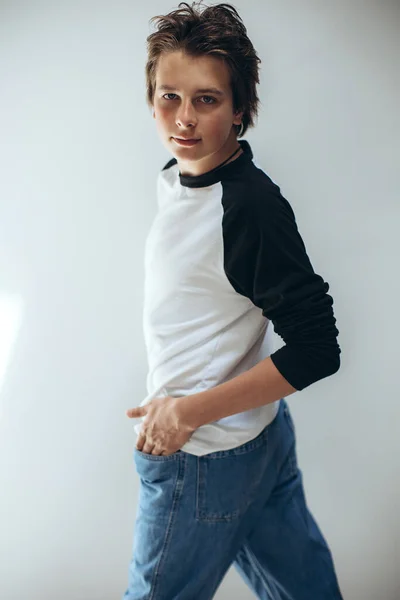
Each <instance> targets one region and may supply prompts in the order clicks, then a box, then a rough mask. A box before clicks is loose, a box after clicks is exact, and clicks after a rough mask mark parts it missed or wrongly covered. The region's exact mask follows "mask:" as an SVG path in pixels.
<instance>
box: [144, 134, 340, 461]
mask: <svg viewBox="0 0 400 600" xmlns="http://www.w3.org/2000/svg"><path fill="white" fill-rule="evenodd" d="M239 143H240V145H241V147H242V149H243V153H242V154H241V155H239V157H238V158H236V159H235V160H233V161H232V162H230V163H228V164H226V165H224V166H222V167H220V168H217V169H213V170H211V171H208V172H207V173H204V174H202V175H198V176H190V175H182V174H181V173H180V171H179V167H178V163H177V160H176V159H175V158H173V159H171V160H170V161H168V163H167V164H166V165H165V166H164V168H163V169H162V170H161V171H160V172H159V175H158V179H157V204H158V206H157V209H158V210H157V213H156V216H155V219H154V221H153V223H152V225H151V228H150V230H149V233H148V236H147V238H146V244H145V265H144V266H145V284H144V306H143V332H144V338H145V343H146V349H147V357H148V373H147V392H148V395H147V397H146V398H145V399H144V400H143V401H142V402H141V404H140V405H141V406H143V405H145V404H147V403H148V402H150V401H151V400H152V399H153V398H155V397H160V396H172V397H179V396H190V395H192V394H197V393H199V392H202V391H205V390H207V389H210V388H211V387H214V386H217V385H219V384H221V383H223V382H225V381H228V380H229V379H232V378H233V377H236V376H237V375H239V374H240V373H242V372H244V371H247V370H248V369H250V368H251V367H253V366H254V365H255V364H257V363H258V362H259V361H260V360H263V359H264V358H266V357H268V356H270V358H271V360H272V362H273V363H274V365H275V367H276V368H277V369H278V371H279V372H280V373H281V374H282V376H283V377H284V378H285V379H286V380H287V381H288V382H289V383H290V384H291V385H292V386H293V387H294V388H295V389H296V390H299V391H300V390H303V389H305V388H306V387H308V386H309V385H311V384H312V383H314V382H316V381H318V380H320V379H323V378H325V377H328V376H330V375H332V374H334V373H335V372H337V371H338V369H339V367H340V353H341V350H340V347H339V344H338V341H337V336H338V333H339V331H338V329H337V327H336V325H335V323H336V319H335V317H334V313H333V298H332V296H331V295H329V294H328V293H327V292H328V290H329V284H328V283H327V282H325V281H324V279H323V278H322V277H321V276H320V275H318V274H317V273H315V272H314V269H313V267H312V264H311V262H310V259H309V257H308V255H307V251H306V248H305V245H304V242H303V240H302V237H301V235H300V233H299V231H298V227H297V223H296V218H295V215H294V212H293V210H292V207H291V206H290V204H289V202H288V201H287V200H286V199H285V198H284V197H283V195H282V194H281V191H280V188H279V186H278V185H277V184H276V183H275V182H273V181H272V179H271V178H270V177H269V176H268V175H267V173H266V172H265V171H264V170H263V169H262V168H261V167H260V166H259V165H258V164H257V163H256V161H255V159H254V157H253V152H252V149H251V147H250V144H249V143H248V142H247V141H246V140H239ZM271 323H272V326H273V330H274V331H275V333H277V334H278V335H279V336H280V337H281V338H282V339H283V341H284V345H283V346H282V347H281V348H279V349H278V350H276V351H274V349H273V330H272V329H271ZM279 402H280V400H277V401H276V402H273V403H269V404H265V405H262V406H259V407H257V408H255V409H251V410H248V411H245V412H242V413H238V414H234V415H231V416H229V417H225V418H223V419H220V420H219V421H215V422H213V423H208V424H206V425H202V426H201V427H199V428H198V429H196V430H195V432H194V433H193V435H192V436H191V438H190V439H189V440H188V441H187V442H186V444H185V445H184V446H182V450H183V451H185V452H188V453H190V454H195V455H197V456H201V455H205V454H210V453H212V452H216V451H221V450H229V449H231V448H234V447H237V446H239V445H241V444H244V443H246V442H248V441H250V440H252V439H254V438H255V437H256V436H257V435H258V434H259V433H260V432H261V431H262V430H263V429H264V427H265V426H266V425H268V424H269V423H271V422H272V420H273V419H274V418H275V416H276V414H277V411H278V408H279ZM142 420H143V418H142ZM140 428H141V424H137V425H136V426H135V431H136V433H137V434H138V433H139V430H140Z"/></svg>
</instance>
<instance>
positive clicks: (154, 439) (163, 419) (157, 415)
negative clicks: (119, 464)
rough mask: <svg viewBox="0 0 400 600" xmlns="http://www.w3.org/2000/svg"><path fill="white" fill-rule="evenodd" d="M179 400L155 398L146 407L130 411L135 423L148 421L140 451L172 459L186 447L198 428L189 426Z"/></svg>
mask: <svg viewBox="0 0 400 600" xmlns="http://www.w3.org/2000/svg"><path fill="white" fill-rule="evenodd" d="M177 400H178V398H173V397H172V396H166V397H162V398H153V400H151V401H150V402H149V403H148V404H146V405H145V406H138V407H136V408H130V409H129V410H127V411H126V414H127V416H128V417H129V418H131V419H138V418H140V417H145V418H144V421H143V424H142V428H141V431H140V434H139V437H138V440H137V443H136V448H137V449H138V450H141V451H142V452H144V453H146V454H155V455H163V456H168V455H169V454H173V453H174V452H176V451H177V450H180V448H182V446H183V445H184V444H186V442H187V441H188V439H189V438H190V437H191V436H192V434H193V432H194V431H195V429H196V428H194V427H193V425H190V424H189V423H188V422H186V420H185V419H184V417H183V413H182V411H181V410H180V409H179V406H180V405H179V403H178V402H177ZM179 400H181V398H179Z"/></svg>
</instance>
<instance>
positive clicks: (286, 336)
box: [223, 186, 341, 390]
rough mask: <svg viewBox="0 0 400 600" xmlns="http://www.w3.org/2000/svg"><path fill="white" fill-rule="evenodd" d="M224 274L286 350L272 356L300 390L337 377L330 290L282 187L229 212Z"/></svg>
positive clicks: (338, 364)
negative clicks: (316, 269)
mask: <svg viewBox="0 0 400 600" xmlns="http://www.w3.org/2000/svg"><path fill="white" fill-rule="evenodd" d="M224 219H225V221H224V228H223V231H224V249H225V263H224V266H225V272H226V274H227V276H228V278H229V280H230V282H231V284H232V285H233V287H234V288H235V289H236V291H238V292H239V293H241V294H243V295H245V296H247V297H248V298H249V299H250V300H251V301H252V302H253V303H254V304H255V305H256V306H258V307H259V308H260V309H261V310H262V314H263V315H264V316H265V317H266V318H268V319H269V320H270V321H271V322H272V323H273V326H274V330H275V332H276V333H277V334H278V335H279V336H280V337H281V338H282V339H283V341H284V342H285V345H284V346H283V347H282V348H279V349H278V350H277V351H276V352H274V353H273V354H271V360H272V361H273V363H274V365H275V366H276V368H277V369H278V370H279V371H280V373H281V374H282V375H283V377H284V378H285V379H286V380H287V381H288V382H289V383H290V384H291V385H292V386H293V387H295V388H296V389H297V390H302V389H304V388H305V387H307V386H309V385H311V384H312V383H314V382H316V381H318V380H320V379H323V378H325V377H328V376H329V375H332V374H334V373H335V372H336V371H338V369H339V368H340V353H341V349H340V347H339V344H338V342H337V336H338V333H339V331H338V329H337V327H336V325H335V323H336V319H335V317H334V313H333V298H332V296H331V295H329V294H328V293H327V292H328V290H329V284H328V283H327V282H325V281H324V279H323V278H322V277H321V276H320V275H318V274H316V273H315V272H314V269H313V267H312V264H311V262H310V259H309V257H308V255H307V251H306V248H305V245H304V242H303V240H302V237H301V235H300V233H299V231H298V228H297V224H296V219H295V215H294V212H293V210H292V208H291V206H290V204H289V202H288V201H287V200H286V199H285V198H284V197H283V196H282V195H281V193H280V191H279V188H278V187H277V186H275V187H272V186H271V192H270V193H268V194H267V195H265V189H264V194H263V196H262V197H258V198H247V199H243V200H242V201H240V202H236V203H235V204H233V205H231V206H229V208H228V210H227V211H226V214H225V217H224Z"/></svg>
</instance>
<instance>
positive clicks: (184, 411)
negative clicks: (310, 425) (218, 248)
mask: <svg viewBox="0 0 400 600" xmlns="http://www.w3.org/2000/svg"><path fill="white" fill-rule="evenodd" d="M162 86H169V87H170V88H171V89H168V90H165V89H161V87H162ZM210 88H214V89H216V90H218V91H220V92H221V94H217V93H212V92H211V91H210V92H208V91H207V93H205V92H204V93H203V92H202V93H196V91H197V90H198V89H202V90H210ZM153 118H154V119H155V120H156V126H157V130H158V133H159V135H160V138H161V140H162V142H163V144H164V145H165V146H166V148H167V149H168V150H169V151H170V152H171V153H172V154H173V155H174V157H175V158H176V159H177V162H178V165H179V170H180V172H181V174H183V175H196V176H197V175H201V174H202V173H206V172H207V171H210V170H211V169H213V168H214V167H216V166H218V165H219V164H221V163H222V162H223V161H224V160H226V159H227V158H228V157H229V156H230V155H231V154H232V153H233V152H234V151H235V149H236V148H239V147H240V145H239V142H238V140H237V137H236V130H235V127H233V126H234V125H240V124H241V122H242V118H243V112H234V111H233V103H232V91H231V88H230V81H229V72H228V69H227V67H226V65H225V64H224V63H223V62H222V61H221V60H219V59H217V58H214V57H211V56H201V57H196V58H193V57H189V56H187V55H185V54H183V53H182V52H173V53H171V54H167V55H162V56H161V57H160V60H159V63H158V67H157V74H156V86H155V93H154V100H153ZM174 137H190V138H195V139H200V142H198V143H197V144H196V145H195V146H192V147H183V146H179V145H178V144H177V143H176V142H175V141H174V139H173V138H174ZM240 153H241V152H240ZM240 153H238V154H237V155H235V157H233V159H232V160H235V159H236V158H238V156H240ZM296 391H297V390H296V388H294V387H293V386H292V385H290V383H289V382H288V381H286V379H285V378H284V377H283V376H282V375H281V373H280V372H279V371H278V369H277V368H276V367H275V365H274V364H273V362H272V360H271V359H270V358H269V357H268V358H266V359H264V360H262V361H260V362H259V363H258V364H257V365H255V366H254V367H253V368H251V369H249V370H248V371H246V372H245V373H242V374H240V375H238V376H237V377H234V378H233V379H231V380H229V381H227V382H225V383H222V384H220V385H217V386H215V387H214V388H211V389H209V390H206V391H204V392H200V393H198V394H192V395H190V396H183V397H179V398H174V397H171V396H167V397H158V398H154V399H153V400H151V402H149V403H148V404H146V405H145V406H138V407H136V408H131V409H129V410H127V411H126V414H127V416H128V417H129V418H131V419H132V418H134V419H135V418H136V419H137V418H140V417H145V419H144V421H143V423H142V427H141V431H140V434H139V436H138V440H137V443H136V448H137V449H138V450H141V451H142V452H144V453H147V454H154V455H163V456H168V455H170V454H173V453H174V452H177V451H178V450H179V449H180V448H182V446H183V445H184V444H185V443H186V442H187V441H188V440H189V439H190V437H191V435H192V434H193V432H194V431H195V430H196V429H197V428H198V427H201V426H202V425H205V424H207V423H212V422H213V421H217V420H218V419H221V418H223V417H227V416H230V415H233V414H236V413H241V412H244V411H246V410H250V409H252V408H256V407H259V406H262V405H265V404H270V403H272V402H275V401H276V400H279V399H280V398H283V397H286V396H288V395H290V394H293V393H294V392H296Z"/></svg>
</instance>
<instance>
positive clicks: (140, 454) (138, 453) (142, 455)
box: [134, 447, 182, 462]
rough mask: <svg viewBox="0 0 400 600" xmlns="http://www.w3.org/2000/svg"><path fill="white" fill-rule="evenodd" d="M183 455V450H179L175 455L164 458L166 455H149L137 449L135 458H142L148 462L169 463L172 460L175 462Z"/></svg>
mask: <svg viewBox="0 0 400 600" xmlns="http://www.w3.org/2000/svg"><path fill="white" fill-rule="evenodd" d="M181 453H182V450H177V451H176V452H174V453H173V454H168V456H164V455H158V454H148V453H147V452H142V451H141V450H138V448H136V447H135V454H134V456H135V458H136V457H140V458H144V459H146V460H150V461H151V460H153V461H156V462H168V461H170V460H174V459H176V458H177V457H178V456H179V454H181Z"/></svg>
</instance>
